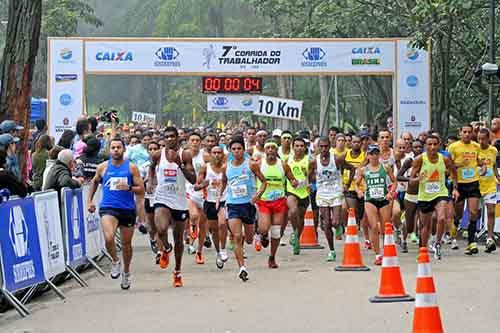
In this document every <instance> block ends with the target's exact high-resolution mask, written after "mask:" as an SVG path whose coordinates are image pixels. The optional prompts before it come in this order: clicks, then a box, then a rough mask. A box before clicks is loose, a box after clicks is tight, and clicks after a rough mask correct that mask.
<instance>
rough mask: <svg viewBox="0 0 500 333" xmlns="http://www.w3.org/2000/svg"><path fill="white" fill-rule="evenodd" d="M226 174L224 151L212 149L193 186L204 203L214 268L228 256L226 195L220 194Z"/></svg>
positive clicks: (222, 264)
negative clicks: (211, 240)
mask: <svg viewBox="0 0 500 333" xmlns="http://www.w3.org/2000/svg"><path fill="white" fill-rule="evenodd" d="M225 173H226V167H225V165H224V151H223V149H222V148H221V147H220V146H215V147H213V148H212V153H211V159H210V161H209V163H207V164H205V165H203V166H202V167H201V169H200V172H199V173H198V181H197V183H196V185H195V186H194V188H195V190H196V191H199V190H203V192H204V197H205V202H204V203H203V211H204V213H205V216H206V217H207V220H208V227H209V230H210V232H211V233H212V237H213V242H214V246H215V250H216V252H217V258H216V262H215V263H216V266H217V267H218V268H219V269H222V268H223V267H224V263H225V262H226V261H227V259H228V256H227V252H226V238H227V224H226V218H225V215H224V205H225V200H226V194H225V193H223V192H222V177H223V175H224V174H225Z"/></svg>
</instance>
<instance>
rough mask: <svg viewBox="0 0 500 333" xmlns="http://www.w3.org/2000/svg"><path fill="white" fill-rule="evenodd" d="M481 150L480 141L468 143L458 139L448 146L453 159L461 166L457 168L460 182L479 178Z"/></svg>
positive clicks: (470, 181) (473, 180) (468, 181)
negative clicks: (478, 165) (478, 159)
mask: <svg viewBox="0 0 500 333" xmlns="http://www.w3.org/2000/svg"><path fill="white" fill-rule="evenodd" d="M479 150H480V146H479V143H477V142H474V141H471V142H470V143H467V144H465V143H463V142H462V141H457V142H454V143H452V144H451V145H450V146H449V147H448V152H449V153H450V155H451V160H452V161H453V163H455V165H458V166H459V167H458V168H457V178H458V183H472V182H476V181H478V180H479V172H478V168H477V158H478V156H479Z"/></svg>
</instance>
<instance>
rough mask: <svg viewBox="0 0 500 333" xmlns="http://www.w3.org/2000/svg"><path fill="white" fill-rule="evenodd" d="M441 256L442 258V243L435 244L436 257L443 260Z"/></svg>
mask: <svg viewBox="0 0 500 333" xmlns="http://www.w3.org/2000/svg"><path fill="white" fill-rule="evenodd" d="M441 258H442V254H441V244H435V245H434V259H436V260H441Z"/></svg>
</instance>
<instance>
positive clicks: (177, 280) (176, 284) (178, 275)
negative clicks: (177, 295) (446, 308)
mask: <svg viewBox="0 0 500 333" xmlns="http://www.w3.org/2000/svg"><path fill="white" fill-rule="evenodd" d="M173 285H174V288H180V287H182V286H184V284H183V283H182V275H181V272H174V283H173Z"/></svg>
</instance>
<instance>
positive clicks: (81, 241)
mask: <svg viewBox="0 0 500 333" xmlns="http://www.w3.org/2000/svg"><path fill="white" fill-rule="evenodd" d="M61 195H62V197H63V200H62V205H63V207H64V208H63V221H64V223H63V229H64V231H65V236H66V237H65V238H66V254H67V255H66V264H67V265H69V266H71V267H76V266H78V265H82V264H84V263H86V261H87V245H86V239H85V219H84V216H83V210H84V209H85V208H84V206H83V195H82V190H81V189H75V190H72V189H69V188H64V189H63V190H62V192H61Z"/></svg>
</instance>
